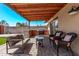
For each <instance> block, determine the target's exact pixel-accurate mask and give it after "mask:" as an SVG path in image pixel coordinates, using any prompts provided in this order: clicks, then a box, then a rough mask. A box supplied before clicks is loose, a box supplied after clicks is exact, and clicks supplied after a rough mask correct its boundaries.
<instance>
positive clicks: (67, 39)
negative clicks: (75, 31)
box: [63, 35, 72, 41]
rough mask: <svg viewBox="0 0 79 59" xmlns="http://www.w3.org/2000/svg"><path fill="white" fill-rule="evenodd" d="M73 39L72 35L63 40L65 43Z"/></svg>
mask: <svg viewBox="0 0 79 59" xmlns="http://www.w3.org/2000/svg"><path fill="white" fill-rule="evenodd" d="M71 37H72V35H66V36H65V38H64V39H63V41H70V40H71Z"/></svg>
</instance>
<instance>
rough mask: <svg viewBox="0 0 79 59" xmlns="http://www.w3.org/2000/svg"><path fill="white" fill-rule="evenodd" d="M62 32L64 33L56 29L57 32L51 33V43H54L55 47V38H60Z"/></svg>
mask: <svg viewBox="0 0 79 59" xmlns="http://www.w3.org/2000/svg"><path fill="white" fill-rule="evenodd" d="M62 34H63V32H62V31H56V33H55V34H54V35H49V42H50V44H51V43H53V46H54V47H55V40H57V39H60V37H61V36H62Z"/></svg>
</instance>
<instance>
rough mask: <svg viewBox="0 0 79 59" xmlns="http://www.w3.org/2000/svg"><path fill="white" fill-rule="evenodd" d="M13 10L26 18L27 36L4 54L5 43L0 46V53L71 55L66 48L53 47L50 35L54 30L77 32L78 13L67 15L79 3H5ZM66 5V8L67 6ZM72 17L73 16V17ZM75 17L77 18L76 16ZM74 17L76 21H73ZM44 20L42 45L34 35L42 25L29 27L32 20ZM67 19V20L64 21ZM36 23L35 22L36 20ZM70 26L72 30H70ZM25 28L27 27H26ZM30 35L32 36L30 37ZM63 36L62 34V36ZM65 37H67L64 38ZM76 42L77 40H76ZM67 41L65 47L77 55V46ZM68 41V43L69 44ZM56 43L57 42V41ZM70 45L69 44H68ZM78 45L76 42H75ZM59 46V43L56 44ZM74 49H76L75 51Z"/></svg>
mask: <svg viewBox="0 0 79 59" xmlns="http://www.w3.org/2000/svg"><path fill="white" fill-rule="evenodd" d="M5 5H7V6H8V7H10V8H11V9H12V10H14V11H15V12H16V13H18V14H20V15H21V16H23V17H24V18H25V19H27V20H28V29H29V36H28V38H24V40H23V45H21V43H22V42H19V44H16V45H19V46H18V47H15V48H14V47H13V48H12V49H11V50H9V53H8V54H6V53H4V51H5V52H6V50H4V49H5V45H3V47H1V48H0V51H2V52H0V55H3V56H4V55H7V56H8V55H9V56H17V55H18V56H57V55H58V54H59V56H71V55H72V53H71V52H70V51H67V49H64V48H61V47H60V48H59V51H58V50H57V49H56V48H55V47H53V45H54V44H53V43H52V44H50V40H49V39H50V35H53V34H55V33H56V31H63V33H64V32H65V35H66V34H67V33H69V32H74V33H77V34H78V30H77V29H76V26H77V25H78V20H77V19H78V14H76V15H77V16H76V15H69V14H70V10H72V9H74V8H73V7H72V6H76V7H77V6H78V5H79V4H66V3H18V4H17V3H7V4H5ZM67 7H68V8H67ZM73 17H74V18H73ZM76 17H77V18H76ZM72 18H73V20H72V21H73V22H76V23H77V24H76V23H75V24H76V25H75V24H74V25H73V23H72V21H71V20H70V19H72ZM75 18H76V20H77V21H75ZM67 19H68V20H69V21H68V20H67ZM39 20H41V21H44V23H45V24H46V25H43V26H44V27H45V29H43V32H44V33H43V32H41V33H43V34H41V35H43V36H44V40H43V47H40V46H39V45H37V42H36V36H38V33H39V31H37V30H38V29H39V28H38V27H40V29H41V28H42V25H39V26H36V27H35V28H36V29H35V28H34V30H33V28H31V22H32V21H39ZM66 20H67V21H66ZM36 23H37V22H36ZM67 24H68V25H67ZM71 28H72V30H71ZM26 30H27V29H26ZM31 36H32V37H31ZM54 36H55V35H54ZM63 38H64V36H63ZM70 38H71V37H70ZM66 39H67V38H66ZM52 42H53V41H52ZM76 42H77V43H78V41H76ZM66 43H68V45H67V47H71V48H72V50H73V51H74V56H75V55H76V54H77V55H78V46H75V45H74V43H73V44H72V45H71V42H70V41H69V42H66ZM69 43H70V44H69ZM57 44H58V43H57ZM70 45H71V46H70ZM77 45H78V44H77ZM58 46H59V45H58ZM75 50H76V51H75Z"/></svg>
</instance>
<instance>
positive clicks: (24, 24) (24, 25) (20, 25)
mask: <svg viewBox="0 0 79 59" xmlns="http://www.w3.org/2000/svg"><path fill="white" fill-rule="evenodd" d="M16 26H17V27H26V26H27V24H26V23H19V22H17V23H16Z"/></svg>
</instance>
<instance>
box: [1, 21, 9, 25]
mask: <svg viewBox="0 0 79 59" xmlns="http://www.w3.org/2000/svg"><path fill="white" fill-rule="evenodd" d="M0 24H2V25H6V26H9V24H8V23H7V22H6V21H5V20H1V21H0Z"/></svg>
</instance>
